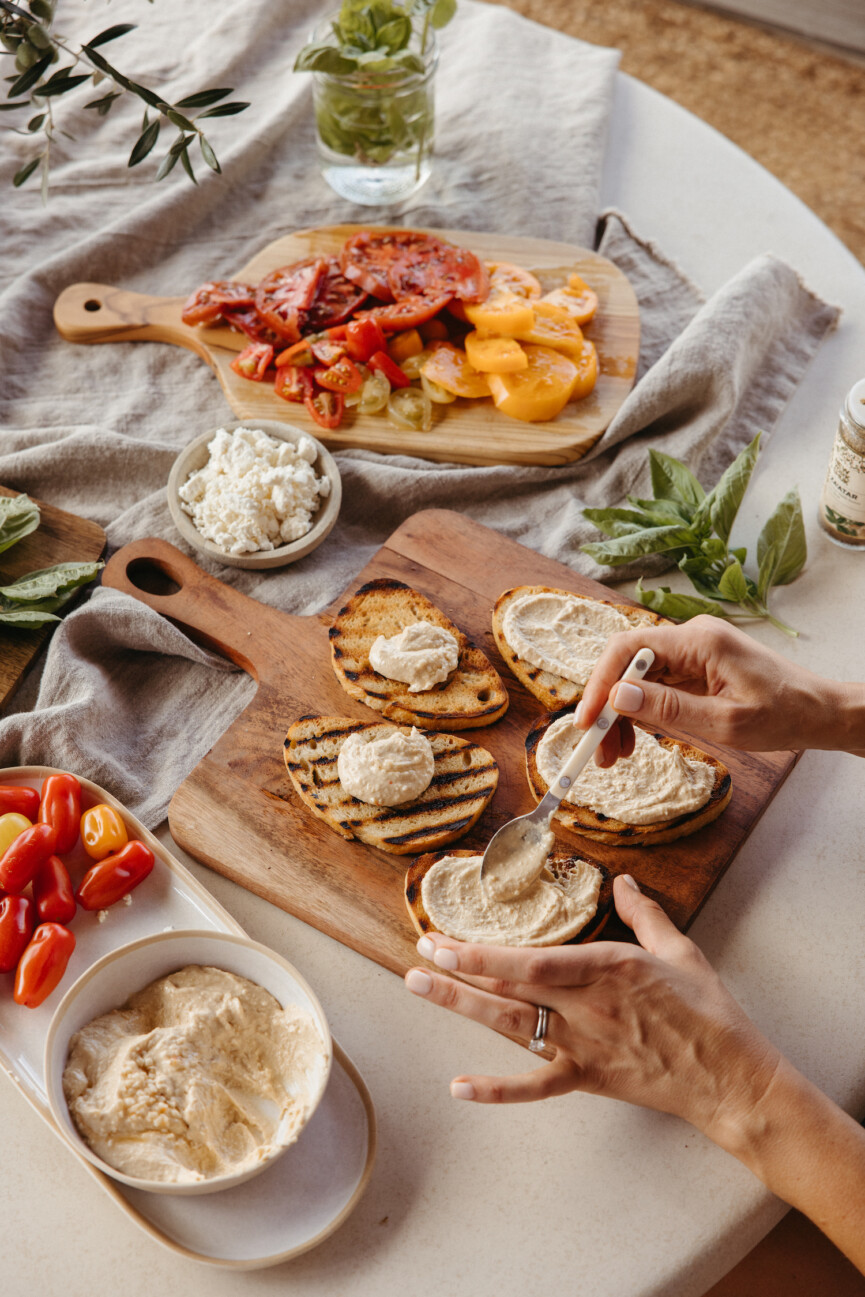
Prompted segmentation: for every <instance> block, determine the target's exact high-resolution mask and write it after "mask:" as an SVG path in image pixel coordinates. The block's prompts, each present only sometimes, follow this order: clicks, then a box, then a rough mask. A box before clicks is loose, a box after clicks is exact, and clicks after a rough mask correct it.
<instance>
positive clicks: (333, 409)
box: [303, 391, 345, 428]
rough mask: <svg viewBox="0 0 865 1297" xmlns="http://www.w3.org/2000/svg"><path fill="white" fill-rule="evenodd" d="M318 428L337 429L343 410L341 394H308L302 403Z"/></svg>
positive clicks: (343, 400)
mask: <svg viewBox="0 0 865 1297" xmlns="http://www.w3.org/2000/svg"><path fill="white" fill-rule="evenodd" d="M303 403H304V405H305V406H306V408H307V410H308V411H309V413H310V414H311V415H312V417H313V419H315V421H316V423H317V424H318V426H319V428H338V427H339V425H340V423H341V422H342V414H343V410H344V409H345V397H344V396H343V395H342V393H341V392H327V391H325V392H314V393H313V392H308V393H307V395H306V396H305V397H304V401H303Z"/></svg>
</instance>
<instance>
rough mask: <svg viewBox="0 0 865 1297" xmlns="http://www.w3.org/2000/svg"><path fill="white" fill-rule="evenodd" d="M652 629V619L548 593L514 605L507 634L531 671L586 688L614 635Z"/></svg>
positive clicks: (504, 623) (506, 617) (504, 630)
mask: <svg viewBox="0 0 865 1297" xmlns="http://www.w3.org/2000/svg"><path fill="white" fill-rule="evenodd" d="M651 624H652V619H651V618H650V617H645V616H639V615H638V616H637V617H635V618H628V617H625V616H624V615H623V614H622V613H620V612H617V611H616V609H615V608H611V607H609V606H608V605H607V604H603V603H599V602H598V601H597V600H595V599H580V598H578V597H577V595H572V594H557V593H555V592H550V591H546V592H542V593H538V594H524V595H521V596H520V597H519V598H518V599H514V600H513V601H512V602H511V603H509V604H508V606H507V608H506V609H505V613H504V616H503V617H502V634H503V635H504V637H505V639H506V640H507V642H508V644H509V645H510V647H511V648H512V649H513V651H514V653H516V655H517V657H519V658H522V660H523V661H524V662H528V664H529V666H533V667H538V668H539V669H540V670H541V671H550V672H552V674H553V675H557V676H564V678H565V679H566V680H572V681H573V682H574V684H578V685H585V684H587V683H588V679H589V676H590V675H591V674H592V668H593V667H594V665H595V663H596V662H597V660H598V658H599V657H600V656H601V654H602V652H603V651H604V648H605V647H606V643H607V640H608V639H609V638H610V636H611V635H615V634H616V632H617V631H623V630H632V629H633V628H634V626H641V625H651Z"/></svg>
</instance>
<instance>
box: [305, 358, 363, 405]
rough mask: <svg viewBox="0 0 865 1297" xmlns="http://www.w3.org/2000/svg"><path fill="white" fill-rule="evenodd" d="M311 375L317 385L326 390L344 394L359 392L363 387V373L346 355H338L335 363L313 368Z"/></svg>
mask: <svg viewBox="0 0 865 1297" xmlns="http://www.w3.org/2000/svg"><path fill="white" fill-rule="evenodd" d="M313 376H314V378H315V381H316V382H317V383H318V385H319V387H323V388H325V390H326V391H328V392H342V393H343V395H344V396H348V395H349V393H350V392H359V391H360V389H361V388H362V387H363V374H362V373H361V372H360V370H359V369H358V367H357V365H356V364H355V363H354V361H353V360H350V359H349V358H348V356H340V358H339V360H337V361H336V363H335V364H333V365H328V366H327V367H326V368H325V366H323V365H320V366H319V367H318V368H317V369H315V370H313Z"/></svg>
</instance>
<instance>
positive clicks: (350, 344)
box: [345, 315, 387, 364]
mask: <svg viewBox="0 0 865 1297" xmlns="http://www.w3.org/2000/svg"><path fill="white" fill-rule="evenodd" d="M345 347H346V351H347V352H348V354H349V355H350V356H351V358H352V360H359V361H361V362H362V363H363V364H365V363H366V362H367V361H368V360H369V358H370V356H374V355H375V353H376V352H377V351H384V350H385V348H386V347H387V339H386V338H385V336H384V332H383V330H382V327H381V325H380V324H379V322H378V320H376V319H374V318H372V319H371V318H370V317H369V316H368V315H362V316H359V317H358V319H356V320H352V321H351V323H350V324H347V325H346V326H345Z"/></svg>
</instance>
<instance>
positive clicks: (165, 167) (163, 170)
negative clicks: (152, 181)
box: [156, 150, 179, 180]
mask: <svg viewBox="0 0 865 1297" xmlns="http://www.w3.org/2000/svg"><path fill="white" fill-rule="evenodd" d="M178 152H179V150H178ZM177 157H178V154H177V153H172V152H170V151H169V152H168V153H166V155H165V157H164V158H163V159H162V161H161V162H160V164H159V170H158V171H157V173H156V179H157V180H164V179H165V177H166V176H167V175H168V173H169V171H171V170H172V169H173V168H174V166H175V164H176V163H177Z"/></svg>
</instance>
